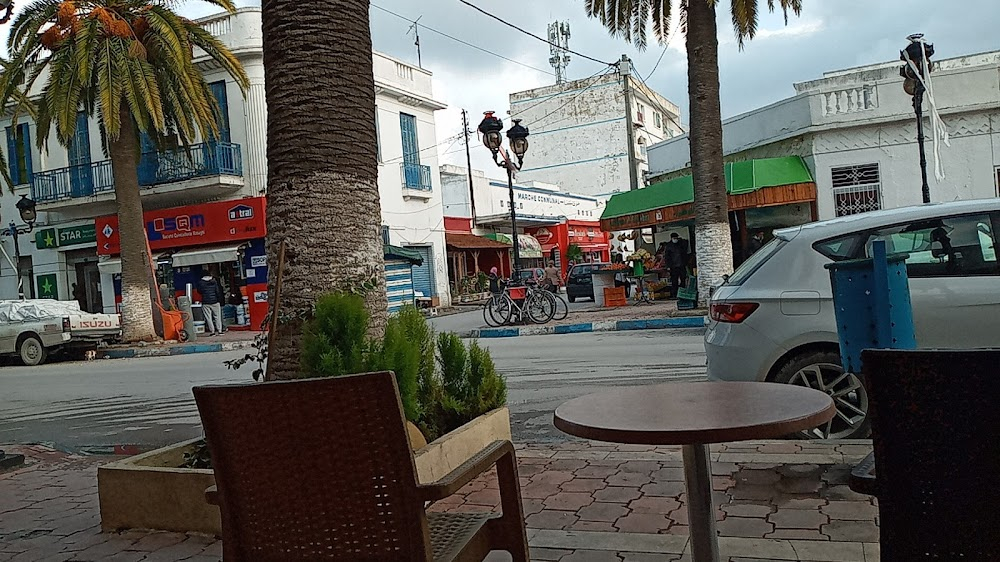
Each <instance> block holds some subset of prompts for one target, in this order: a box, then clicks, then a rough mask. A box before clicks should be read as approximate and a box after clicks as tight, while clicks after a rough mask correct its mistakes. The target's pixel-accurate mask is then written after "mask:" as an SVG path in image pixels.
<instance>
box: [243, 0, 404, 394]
mask: <svg viewBox="0 0 1000 562" xmlns="http://www.w3.org/2000/svg"><path fill="white" fill-rule="evenodd" d="M368 8H369V3H368V1H367V0H338V1H335V2H330V1H322V0H264V2H263V4H262V11H263V14H262V15H263V20H264V29H263V31H264V71H265V77H266V82H267V107H268V115H267V162H268V170H267V180H268V181H267V183H268V193H267V250H268V265H269V270H270V276H271V280H270V283H271V285H272V286H271V287H269V294H270V295H271V298H272V301H271V305H272V307H273V305H274V301H273V297H274V294H275V291H274V287H273V283H274V279H275V277H276V274H277V271H278V263H277V260H278V248H279V245H280V243H281V241H282V240H284V241H285V243H286V250H285V251H286V254H285V265H284V276H283V286H282V288H281V303H280V310H277V311H274V313H277V314H278V318H279V323H278V328H277V330H276V331H275V332H274V333H271V334H270V337H271V338H274V342H273V344H274V345H272V346H271V349H272V350H273V355H272V356H271V357H269V358H268V361H269V362H270V367H271V372H272V374H273V376H275V377H276V378H292V377H295V376H297V375H298V373H299V372H300V369H299V344H300V340H301V335H302V319H303V318H305V317H307V316H308V315H309V314H310V313H311V311H312V307H313V305H314V303H315V301H316V298H317V297H318V296H319V295H321V294H323V293H326V292H329V291H332V290H358V289H363V290H364V291H365V303H366V305H367V309H368V313H369V315H370V317H371V322H370V327H369V331H370V335H372V336H375V337H380V336H381V335H382V334H383V333H384V331H385V323H386V315H387V313H386V309H387V304H386V294H385V272H384V270H383V254H382V240H381V234H380V232H381V224H382V219H381V210H380V206H379V194H378V170H377V163H376V158H375V154H376V138H375V81H374V78H373V76H372V50H371V45H372V43H371V31H370V29H369V22H368Z"/></svg>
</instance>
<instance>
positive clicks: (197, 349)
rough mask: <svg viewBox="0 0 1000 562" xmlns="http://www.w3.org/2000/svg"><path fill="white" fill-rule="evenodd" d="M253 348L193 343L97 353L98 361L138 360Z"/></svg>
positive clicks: (237, 343) (246, 343)
mask: <svg viewBox="0 0 1000 562" xmlns="http://www.w3.org/2000/svg"><path fill="white" fill-rule="evenodd" d="M250 347H253V342H252V341H230V342H222V343H202V344H199V343H195V344H190V345H173V346H169V347H168V346H158V347H152V346H151V347H129V348H125V349H107V350H104V351H99V352H98V354H97V356H98V358H99V359H138V358H140V357H171V356H174V355H191V354H193V353H216V352H219V351H236V350H239V349H247V348H250Z"/></svg>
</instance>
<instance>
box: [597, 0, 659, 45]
mask: <svg viewBox="0 0 1000 562" xmlns="http://www.w3.org/2000/svg"><path fill="white" fill-rule="evenodd" d="M671 1H672V0H586V1H585V3H584V8H585V10H586V12H587V16H589V17H591V18H595V19H597V20H598V21H600V22H601V24H602V25H604V27H605V28H606V29H607V30H608V32H609V33H610V34H611V35H612V36H613V37H621V38H622V39H624V40H625V41H628V42H629V43H632V44H634V45H635V46H636V48H638V49H645V48H646V44H647V42H648V36H647V25H648V23H649V21H650V20H652V23H653V35H654V36H655V37H656V40H657V42H658V43H660V44H661V45H662V44H665V43H666V41H667V38H668V37H667V36H668V35H669V33H670V12H671V9H670V3H671Z"/></svg>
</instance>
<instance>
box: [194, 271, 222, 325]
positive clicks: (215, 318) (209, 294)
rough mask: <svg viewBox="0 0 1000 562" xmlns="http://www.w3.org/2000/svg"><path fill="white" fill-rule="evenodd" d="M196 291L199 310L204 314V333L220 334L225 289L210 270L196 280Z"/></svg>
mask: <svg viewBox="0 0 1000 562" xmlns="http://www.w3.org/2000/svg"><path fill="white" fill-rule="evenodd" d="M198 292H199V293H201V310H202V312H203V313H204V314H205V335H206V336H217V335H221V334H222V297H223V295H225V291H224V290H223V288H222V282H220V281H219V280H218V279H217V278H216V277H215V275H213V274H212V271H211V270H208V271H207V272H206V273H205V276H204V277H202V278H201V279H200V280H199V281H198Z"/></svg>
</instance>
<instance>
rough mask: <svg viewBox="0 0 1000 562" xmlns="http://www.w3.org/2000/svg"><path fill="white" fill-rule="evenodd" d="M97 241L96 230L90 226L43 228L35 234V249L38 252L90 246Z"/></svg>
mask: <svg viewBox="0 0 1000 562" xmlns="http://www.w3.org/2000/svg"><path fill="white" fill-rule="evenodd" d="M96 241H97V229H96V228H95V227H94V225H92V224H83V225H80V226H70V227H67V228H60V229H58V230H57V229H55V228H44V229H42V230H39V231H38V232H36V233H35V247H37V248H38V249H39V250H46V249H50V248H63V247H66V246H78V245H80V244H92V243H94V242H96Z"/></svg>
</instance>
